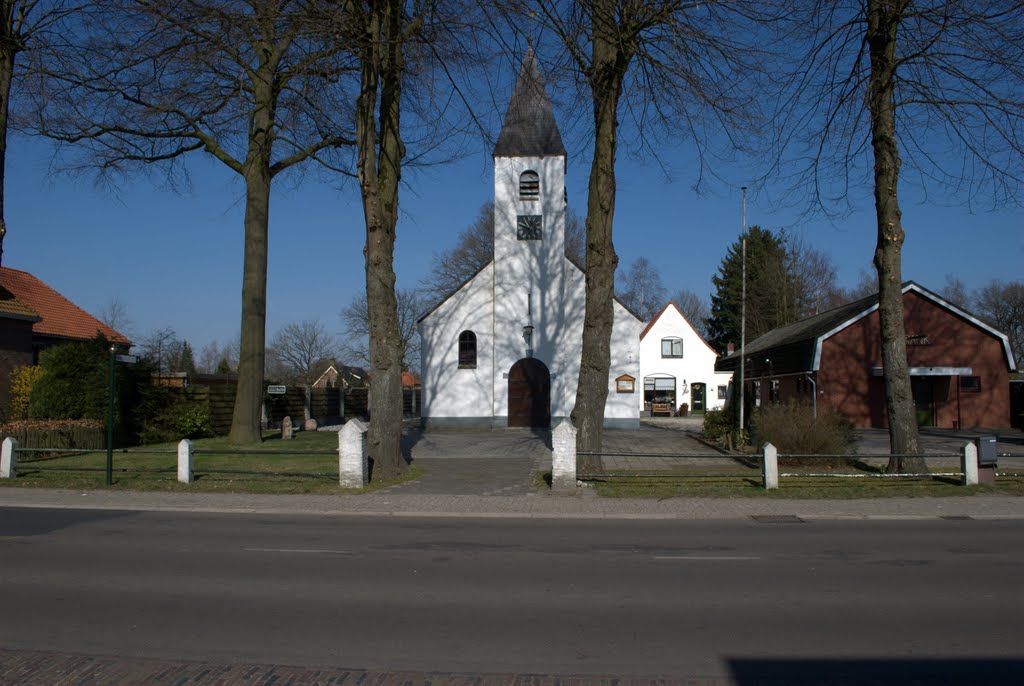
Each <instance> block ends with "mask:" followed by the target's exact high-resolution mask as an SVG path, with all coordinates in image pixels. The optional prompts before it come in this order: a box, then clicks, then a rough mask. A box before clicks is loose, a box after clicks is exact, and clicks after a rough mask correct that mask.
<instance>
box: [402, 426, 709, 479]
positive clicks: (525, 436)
mask: <svg viewBox="0 0 1024 686" xmlns="http://www.w3.org/2000/svg"><path fill="white" fill-rule="evenodd" d="M699 428H700V426H699V422H697V423H695V422H693V421H692V420H687V419H674V418H673V419H667V420H644V423H643V424H641V426H640V428H639V429H605V432H604V449H605V451H607V452H609V453H615V452H620V453H637V452H642V453H663V454H675V455H679V454H690V455H702V454H703V455H707V454H708V453H711V452H713V451H712V450H711V449H710V448H708V447H707V446H706V445H704V444H702V443H701V442H699V441H697V440H696V439H695V438H694V437H693V436H692V435H691V434H690V432H691V431H693V432H694V433H697V432H699ZM403 448H404V450H405V454H406V457H407V459H410V460H411V462H412V463H413V464H415V465H419V466H421V467H423V469H424V470H425V471H426V474H424V476H423V477H421V478H420V479H417V480H416V481H410V482H407V483H404V484H400V485H398V486H393V487H391V488H390V489H387V490H388V491H389V492H394V493H403V494H404V493H408V494H417V495H531V494H533V493H535V492H536V488H535V487H534V486H532V485H531V480H532V479H533V478H534V474H536V473H537V472H547V471H550V469H551V432H550V431H533V430H530V429H495V430H491V431H487V430H478V431H426V432H424V431H421V430H420V429H418V428H409V429H407V430H406V432H405V435H404V438H403ZM708 459H714V458H708ZM638 460H642V464H637V461H638ZM604 463H605V467H607V468H609V469H635V468H637V467H642V468H646V469H658V468H664V467H666V466H668V465H669V464H670V463H669V459H668V458H656V457H655V458H625V457H616V456H611V457H606V458H605V460H604Z"/></svg>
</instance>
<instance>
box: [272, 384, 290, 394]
mask: <svg viewBox="0 0 1024 686" xmlns="http://www.w3.org/2000/svg"><path fill="white" fill-rule="evenodd" d="M287 390H288V387H287V386H267V393H269V394H270V395H284V394H285V392H286V391H287Z"/></svg>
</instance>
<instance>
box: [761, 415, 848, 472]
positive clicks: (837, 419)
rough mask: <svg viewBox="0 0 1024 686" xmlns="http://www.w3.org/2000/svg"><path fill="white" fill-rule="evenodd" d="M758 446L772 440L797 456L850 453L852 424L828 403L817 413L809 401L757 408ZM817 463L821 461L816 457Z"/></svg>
mask: <svg viewBox="0 0 1024 686" xmlns="http://www.w3.org/2000/svg"><path fill="white" fill-rule="evenodd" d="M751 425H752V429H753V435H754V439H755V445H758V446H761V445H764V444H765V443H771V444H772V445H774V446H775V447H776V448H778V449H779V452H780V453H788V454H798V455H847V454H849V453H850V452H852V447H853V441H854V437H853V427H852V425H851V424H850V422H849V421H847V420H846V418H845V417H843V416H842V415H841V414H839V413H838V412H837V411H836V410H835V409H834V408H832V407H829V406H827V405H826V406H824V407H819V408H818V416H817V417H815V416H814V408H813V407H811V405H809V404H807V403H796V402H786V403H781V404H778V405H767V406H765V407H761V408H758V409H757V411H755V412H754V416H753V418H752V422H751ZM814 463H815V464H821V461H820V460H815V462H814Z"/></svg>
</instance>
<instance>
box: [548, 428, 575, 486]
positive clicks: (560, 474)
mask: <svg viewBox="0 0 1024 686" xmlns="http://www.w3.org/2000/svg"><path fill="white" fill-rule="evenodd" d="M575 488H576V427H575V426H573V425H572V421H570V420H569V418H568V417H565V418H563V419H562V420H561V421H559V422H558V424H557V425H556V426H555V429H554V431H552V432H551V489H552V490H555V491H570V490H574V489H575Z"/></svg>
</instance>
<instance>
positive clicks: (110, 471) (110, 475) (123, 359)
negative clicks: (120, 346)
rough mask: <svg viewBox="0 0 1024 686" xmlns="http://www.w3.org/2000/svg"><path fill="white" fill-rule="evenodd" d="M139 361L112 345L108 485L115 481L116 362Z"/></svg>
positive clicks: (133, 362) (109, 395) (108, 423)
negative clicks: (122, 353) (120, 353)
mask: <svg viewBox="0 0 1024 686" xmlns="http://www.w3.org/2000/svg"><path fill="white" fill-rule="evenodd" d="M138 361H139V358H138V356H137V355H118V354H117V346H114V345H112V346H110V367H109V369H110V371H109V373H108V375H107V376H108V378H109V380H110V385H109V386H108V388H107V479H106V481H107V485H108V486H110V485H112V484H113V483H114V362H124V363H126V364H135V363H136V362H138Z"/></svg>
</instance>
